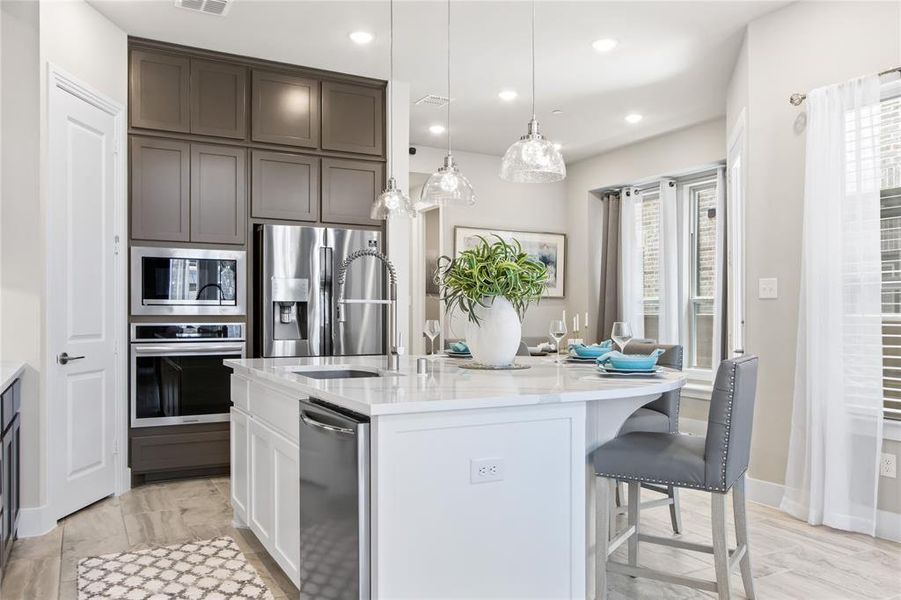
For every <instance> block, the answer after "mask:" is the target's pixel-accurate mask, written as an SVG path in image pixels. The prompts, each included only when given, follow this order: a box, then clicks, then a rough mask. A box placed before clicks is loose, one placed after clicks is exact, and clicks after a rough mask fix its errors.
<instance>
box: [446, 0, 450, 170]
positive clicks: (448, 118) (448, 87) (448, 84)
mask: <svg viewBox="0 0 901 600" xmlns="http://www.w3.org/2000/svg"><path fill="white" fill-rule="evenodd" d="M450 153H451V0H447V155H448V156H450Z"/></svg>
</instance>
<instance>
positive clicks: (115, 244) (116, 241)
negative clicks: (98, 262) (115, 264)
mask: <svg viewBox="0 0 901 600" xmlns="http://www.w3.org/2000/svg"><path fill="white" fill-rule="evenodd" d="M113 254H115V255H116V256H119V236H118V235H117V236H115V237H114V238H113Z"/></svg>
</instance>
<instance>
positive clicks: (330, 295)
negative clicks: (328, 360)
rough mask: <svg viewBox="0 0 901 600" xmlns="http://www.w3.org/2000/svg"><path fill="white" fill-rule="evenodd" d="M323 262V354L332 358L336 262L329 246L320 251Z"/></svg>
mask: <svg viewBox="0 0 901 600" xmlns="http://www.w3.org/2000/svg"><path fill="white" fill-rule="evenodd" d="M319 252H320V253H321V260H322V286H321V289H322V331H321V332H320V339H321V340H322V342H321V343H322V354H323V355H324V356H331V355H332V353H333V352H334V348H333V342H332V339H333V335H332V304H333V303H334V297H335V294H334V290H333V289H332V285H333V280H334V277H333V275H334V267H335V266H334V264H333V263H334V260H335V250H334V249H333V248H330V247H329V246H323V247H322V248H320V249H319Z"/></svg>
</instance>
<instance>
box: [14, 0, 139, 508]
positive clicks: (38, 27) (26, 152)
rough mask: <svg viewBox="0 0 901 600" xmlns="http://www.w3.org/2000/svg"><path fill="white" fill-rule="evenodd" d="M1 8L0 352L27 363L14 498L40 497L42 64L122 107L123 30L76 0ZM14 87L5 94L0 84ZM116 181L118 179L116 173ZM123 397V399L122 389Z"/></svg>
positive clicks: (43, 493) (30, 501) (33, 503)
mask: <svg viewBox="0 0 901 600" xmlns="http://www.w3.org/2000/svg"><path fill="white" fill-rule="evenodd" d="M0 7H2V10H3V22H2V27H3V36H2V40H3V41H2V43H3V46H4V48H3V52H2V61H3V62H2V67H3V69H2V75H0V76H2V88H3V94H4V102H3V106H2V120H3V134H4V135H3V140H2V151H3V158H2V160H3V168H2V171H3V173H4V175H5V177H4V179H3V183H2V213H0V218H2V229H3V231H2V233H3V235H2V276H0V290H2V305H0V326H2V340H0V351H2V354H3V358H4V359H8V360H24V361H26V362H28V364H29V365H30V367H31V369H30V370H29V373H28V377H27V380H26V383H27V387H26V390H25V394H24V398H23V409H22V443H23V447H22V462H23V464H22V473H23V479H22V504H23V506H24V507H25V508H33V507H38V506H42V505H44V504H46V502H47V500H48V498H47V489H46V488H47V486H46V481H47V479H46V477H47V463H48V456H47V454H46V439H45V435H46V433H45V425H46V415H47V406H48V400H47V399H46V398H45V397H44V396H43V393H42V390H41V377H42V371H43V369H44V367H45V366H46V365H45V360H44V357H45V355H46V354H47V353H48V350H47V349H46V348H45V346H44V335H45V331H44V328H43V322H44V306H43V303H44V293H45V292H44V289H45V285H44V273H45V258H46V252H45V236H44V231H45V227H46V219H45V211H46V206H47V202H46V198H45V194H46V189H47V186H46V181H47V175H46V155H47V147H46V140H47V123H46V107H47V98H46V94H47V85H46V81H47V64H48V63H52V64H54V65H56V66H57V67H59V68H61V69H62V70H64V71H66V72H67V73H69V74H70V75H71V76H73V77H74V78H75V79H78V80H80V81H82V82H83V83H84V84H86V85H87V86H89V87H91V88H93V89H95V90H96V91H98V92H100V93H101V94H103V95H105V96H108V97H109V98H111V99H112V100H113V101H115V102H118V103H119V104H121V105H122V106H123V107H124V106H125V105H126V103H127V98H128V87H127V77H128V66H127V39H126V35H125V33H124V32H123V31H122V30H120V29H119V28H118V27H116V26H115V25H113V24H112V23H111V22H110V21H109V20H107V19H106V18H105V17H103V16H102V15H100V13H98V12H97V11H96V10H94V9H93V8H92V7H91V6H89V5H88V4H87V3H85V2H83V1H82V0H72V1H67V2H53V1H42V2H40V3H38V2H32V1H25V2H7V1H6V0H4V1H3V2H2V4H0ZM10 89H16V92H15V93H9V92H8V90H10ZM123 185H124V182H123ZM121 400H122V402H127V398H122V399H121Z"/></svg>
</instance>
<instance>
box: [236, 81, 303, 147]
mask: <svg viewBox="0 0 901 600" xmlns="http://www.w3.org/2000/svg"><path fill="white" fill-rule="evenodd" d="M251 94H252V97H253V108H252V116H251V136H252V138H253V140H254V141H256V142H270V143H273V144H288V145H290V146H302V147H304V148H317V147H319V82H318V81H316V80H315V79H304V78H302V77H293V76H291V75H282V74H280V73H268V72H265V71H254V72H253V85H252V90H251Z"/></svg>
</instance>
